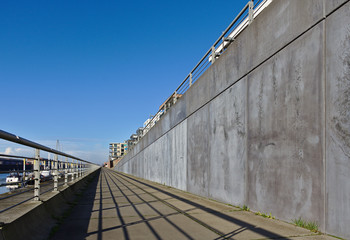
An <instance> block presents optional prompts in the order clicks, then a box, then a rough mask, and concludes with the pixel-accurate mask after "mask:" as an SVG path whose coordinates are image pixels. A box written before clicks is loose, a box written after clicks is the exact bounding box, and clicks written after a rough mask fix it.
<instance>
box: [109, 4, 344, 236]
mask: <svg viewBox="0 0 350 240" xmlns="http://www.w3.org/2000/svg"><path fill="white" fill-rule="evenodd" d="M349 76H350V3H349V1H346V0H333V1H329V0H308V1H305V0H274V1H273V2H272V4H271V5H270V6H269V7H268V8H266V9H265V10H264V12H263V13H261V14H260V15H259V16H258V17H257V18H256V19H255V20H254V22H253V23H252V24H251V25H250V26H249V27H248V28H247V29H246V30H244V31H243V32H242V33H241V34H240V35H239V37H238V38H237V39H236V41H235V42H233V43H232V44H231V45H230V47H229V48H228V49H227V50H226V52H225V53H224V54H223V55H222V56H221V57H220V58H219V59H218V60H217V61H216V62H215V64H213V65H212V66H211V67H210V68H209V69H208V70H207V71H206V72H205V73H204V74H203V75H202V76H201V77H200V79H199V80H197V81H196V82H195V83H194V84H193V86H192V87H191V88H190V89H189V90H188V91H187V92H186V93H185V94H184V95H183V96H182V98H181V99H179V101H178V102H177V103H176V104H175V105H174V106H173V107H172V108H171V109H170V110H169V111H168V112H167V113H166V114H165V116H164V117H163V118H162V119H161V120H160V122H158V123H157V124H156V126H155V127H154V128H152V129H151V130H150V131H149V132H148V134H147V135H146V136H145V137H144V138H142V139H141V141H140V142H139V143H138V145H137V146H136V147H134V148H133V149H132V150H131V151H130V152H129V153H128V154H127V155H126V156H125V157H124V159H123V160H122V161H121V162H120V163H119V164H118V166H117V167H116V169H117V170H119V171H122V172H125V173H129V174H133V175H136V176H138V177H141V178H145V179H149V180H152V181H155V182H159V183H162V184H166V185H169V186H172V187H175V188H179V189H182V190H185V191H189V192H192V193H195V194H199V195H202V196H205V197H209V198H213V199H216V200H219V201H223V202H226V203H230V204H233V205H240V206H243V205H248V206H249V207H250V208H251V209H252V210H255V211H260V212H265V213H270V212H271V214H272V215H274V216H276V217H277V218H279V219H282V220H286V221H292V220H293V219H296V218H299V217H301V218H303V219H305V220H309V221H316V222H318V224H319V225H320V229H321V230H322V231H325V232H327V233H331V234H334V235H338V236H341V237H345V238H350V229H349V228H348V226H350V78H349Z"/></svg>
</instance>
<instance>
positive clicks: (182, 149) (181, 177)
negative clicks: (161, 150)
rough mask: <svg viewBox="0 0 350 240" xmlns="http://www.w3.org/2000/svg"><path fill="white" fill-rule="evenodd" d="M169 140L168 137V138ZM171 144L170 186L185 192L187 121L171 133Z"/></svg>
mask: <svg viewBox="0 0 350 240" xmlns="http://www.w3.org/2000/svg"><path fill="white" fill-rule="evenodd" d="M169 138H170V136H169ZM171 138H172V142H171V153H172V156H171V165H172V179H171V186H172V187H175V188H178V189H181V190H184V191H186V190H187V186H186V182H187V120H185V121H183V122H182V123H180V124H179V125H178V126H177V127H176V128H175V129H174V131H172V135H171Z"/></svg>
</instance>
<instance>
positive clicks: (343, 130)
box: [326, 3, 350, 239]
mask: <svg viewBox="0 0 350 240" xmlns="http://www.w3.org/2000/svg"><path fill="white" fill-rule="evenodd" d="M340 22H345V23H346V24H339V23H340ZM326 26H327V31H326V32H327V39H326V42H327V64H326V66H327V77H326V79H327V81H326V86H327V87H326V89H327V92H326V96H327V98H326V99H327V102H326V106H327V107H326V109H327V111H326V116H327V118H326V121H327V128H326V129H327V132H326V136H327V140H326V156H327V168H326V169H327V183H326V186H327V190H326V191H327V197H328V198H327V208H328V211H327V231H328V232H330V233H333V234H337V233H342V235H343V236H344V237H346V238H347V239H349V238H350V231H349V226H350V3H347V4H346V5H345V6H343V7H342V8H341V9H340V10H339V11H337V12H336V13H334V14H332V15H331V16H330V17H329V18H328V19H327V25H326Z"/></svg>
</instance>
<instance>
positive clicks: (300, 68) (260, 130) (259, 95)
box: [248, 23, 324, 227]
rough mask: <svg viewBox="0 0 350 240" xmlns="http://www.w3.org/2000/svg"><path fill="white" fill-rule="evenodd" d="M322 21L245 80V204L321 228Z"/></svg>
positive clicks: (284, 218) (322, 192) (283, 217)
mask: <svg viewBox="0 0 350 240" xmlns="http://www.w3.org/2000/svg"><path fill="white" fill-rule="evenodd" d="M322 65H323V23H321V24H319V25H317V26H316V27H314V28H313V29H312V30H310V31H309V32H307V33H306V34H305V35H303V36H302V37H301V38H300V39H298V40H296V41H295V42H293V44H292V45H290V46H289V47H288V48H287V49H284V50H283V51H281V52H280V53H278V54H277V55H276V56H275V57H273V58H272V59H270V60H269V61H267V62H266V63H265V64H263V65H262V66H261V67H259V68H258V69H256V70H255V71H254V72H253V73H252V74H250V75H249V76H248V96H249V102H248V108H249V110H248V134H249V135H248V159H249V163H248V166H249V168H248V169H249V174H248V189H249V192H248V203H249V206H250V207H251V208H252V209H255V210H259V211H264V212H271V213H272V214H274V215H276V216H278V217H279V218H281V219H283V220H287V221H291V219H292V218H298V217H302V218H303V219H306V220H313V221H317V222H318V223H319V224H320V225H321V227H323V218H324V217H323V213H324V212H323V206H324V201H323V199H324V189H323V186H322V185H323V179H324V176H323V170H324V169H323V166H324V165H323V154H322V143H323V109H324V108H323V107H324V106H323V101H322V99H323V88H322V86H323V85H322V84H323V83H322V81H323V70H322V68H320V66H322Z"/></svg>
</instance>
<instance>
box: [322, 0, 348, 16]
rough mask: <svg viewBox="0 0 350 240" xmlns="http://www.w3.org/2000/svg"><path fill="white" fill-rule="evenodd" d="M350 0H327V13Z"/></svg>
mask: <svg viewBox="0 0 350 240" xmlns="http://www.w3.org/2000/svg"><path fill="white" fill-rule="evenodd" d="M348 1H349V0H331V1H330V0H325V3H326V14H327V15H328V14H330V13H331V12H332V11H334V10H335V9H336V8H338V7H339V6H341V5H342V4H344V3H345V2H348Z"/></svg>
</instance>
